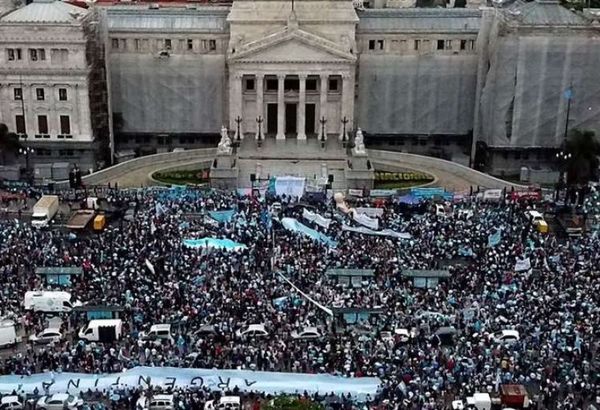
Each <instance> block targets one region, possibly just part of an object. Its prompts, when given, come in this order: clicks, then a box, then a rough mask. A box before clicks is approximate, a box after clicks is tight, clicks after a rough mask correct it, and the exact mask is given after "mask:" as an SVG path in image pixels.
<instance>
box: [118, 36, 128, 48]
mask: <svg viewBox="0 0 600 410" xmlns="http://www.w3.org/2000/svg"><path fill="white" fill-rule="evenodd" d="M119 48H120V49H122V50H126V49H127V39H126V38H122V39H120V40H119Z"/></svg>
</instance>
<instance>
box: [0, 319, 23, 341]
mask: <svg viewBox="0 0 600 410" xmlns="http://www.w3.org/2000/svg"><path fill="white" fill-rule="evenodd" d="M20 341H21V338H20V337H19V336H17V331H16V329H15V322H13V321H12V320H2V321H0V347H8V346H15V345H16V344H17V343H19V342H20Z"/></svg>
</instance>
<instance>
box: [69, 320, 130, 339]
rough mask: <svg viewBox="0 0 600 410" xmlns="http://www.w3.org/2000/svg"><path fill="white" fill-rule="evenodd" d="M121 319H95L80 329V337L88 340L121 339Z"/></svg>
mask: <svg viewBox="0 0 600 410" xmlns="http://www.w3.org/2000/svg"><path fill="white" fill-rule="evenodd" d="M122 333H123V321H122V320H121V319H93V320H90V322H89V323H88V324H87V326H83V327H82V328H81V330H79V335H78V336H79V338H80V339H81V340H85V341H87V342H114V341H115V340H119V339H121V335H122Z"/></svg>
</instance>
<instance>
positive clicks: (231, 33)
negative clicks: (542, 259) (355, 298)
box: [0, 0, 600, 174]
mask: <svg viewBox="0 0 600 410" xmlns="http://www.w3.org/2000/svg"><path fill="white" fill-rule="evenodd" d="M42 1H44V0H42ZM46 1H50V0H46ZM409 3H410V4H409ZM39 4H46V5H48V4H63V5H65V6H69V7H75V6H70V5H68V4H66V3H59V2H55V3H40V0H36V1H35V2H34V3H32V4H30V5H28V6H25V7H23V8H20V9H18V10H16V11H13V12H10V13H8V14H5V15H4V17H2V18H0V30H4V31H0V32H1V33H4V32H10V29H11V27H12V26H13V25H15V24H19V22H18V21H14V20H15V19H18V16H19V13H29V12H28V10H30V9H31V8H32V6H34V7H36V5H39ZM445 5H446V7H447V8H440V7H438V8H417V7H414V6H415V4H414V3H411V2H407V1H400V2H399V1H391V0H389V1H374V2H362V6H361V4H359V3H358V2H354V3H353V2H351V1H348V0H314V1H313V0H297V1H294V2H292V1H281V0H257V1H253V0H235V1H234V2H233V4H231V5H222V4H219V3H216V4H212V5H207V4H205V3H195V2H187V3H177V2H176V3H165V2H163V3H160V4H158V3H145V2H141V3H140V2H137V3H132V2H123V1H121V2H116V3H114V2H111V3H102V2H99V3H96V4H95V5H94V6H93V7H92V8H90V9H88V10H85V9H83V11H82V12H81V13H82V14H83V15H87V14H93V15H94V16H99V17H98V18H99V20H101V24H100V25H102V26H104V27H106V35H105V37H104V38H103V39H102V42H103V44H104V48H105V53H103V58H105V59H106V66H107V67H108V70H109V71H108V76H107V82H106V85H105V87H106V89H107V91H108V98H107V101H106V103H107V105H109V106H110V108H109V111H110V112H111V114H112V125H113V126H112V129H113V130H114V134H113V136H114V144H113V145H112V147H113V149H114V151H115V156H116V158H117V160H122V159H125V158H129V157H132V156H135V155H144V154H149V153H154V152H165V151H169V150H173V149H175V148H192V147H203V146H211V145H213V146H214V144H215V143H216V141H217V140H218V134H219V130H220V128H221V126H222V125H225V126H226V127H228V128H229V129H230V130H231V132H232V133H235V134H237V133H238V132H239V136H240V138H257V137H258V136H259V135H260V136H261V137H266V138H274V139H279V140H282V139H288V138H293V139H297V140H298V142H299V143H301V141H303V140H305V139H310V138H319V139H320V138H323V137H324V138H340V139H344V138H351V137H352V135H353V133H354V131H355V130H356V129H357V128H359V127H360V128H361V129H362V130H363V132H364V133H365V135H366V142H367V145H368V146H370V147H373V148H379V149H392V150H402V151H406V152H415V153H422V154H428V155H436V156H442V157H445V158H448V159H453V160H456V161H460V162H463V163H468V162H469V156H470V155H471V154H474V153H475V149H474V147H476V146H477V147H479V148H480V149H483V150H484V151H485V152H484V154H485V157H486V158H487V162H488V165H489V166H490V167H491V169H492V171H493V172H496V173H499V174H501V173H505V174H513V173H516V172H518V170H519V168H520V166H521V165H523V164H525V163H527V164H530V163H531V162H536V161H537V162H538V163H540V164H542V165H543V164H548V163H549V162H551V158H552V157H553V155H554V153H555V152H556V150H557V149H558V148H559V147H560V146H561V144H562V143H563V140H564V133H565V129H572V128H586V129H595V130H600V89H599V88H600V82H598V81H595V79H594V78H593V77H594V75H595V67H596V66H597V65H598V63H600V30H599V29H598V27H599V26H598V16H597V15H595V14H594V13H593V12H590V11H584V12H573V11H570V10H567V9H565V8H563V7H562V6H560V5H559V4H558V2H554V1H548V0H535V1H533V2H529V3H524V2H521V1H516V2H513V3H511V4H508V5H504V6H498V7H473V6H479V4H472V3H470V2H468V3H467V4H466V5H467V7H451V6H453V5H458V2H451V3H447V4H445ZM365 7H374V8H365ZM80 20H81V22H82V23H80V24H72V23H73V22H71V24H69V25H68V26H69V30H72V31H77V30H78V29H75V28H74V27H75V26H77V27H79V28H80V29H79V31H77V32H78V33H79V34H78V35H79V36H80V37H78V38H79V40H78V41H79V43H78V42H77V41H76V42H75V44H81V47H82V48H81V50H80V51H82V50H85V41H84V40H83V38H85V33H84V32H85V30H81V26H84V25H85V24H84V23H83V21H85V18H83V17H78V18H77V21H80ZM21 23H22V24H25V23H23V22H21ZM65 30H66V29H65ZM30 31H31V36H32V37H23V36H21V38H20V39H18V38H17V37H15V35H14V34H13V35H12V37H11V40H9V41H7V40H6V39H5V37H0V47H2V48H5V50H4V51H5V52H4V53H3V57H2V58H4V60H1V61H2V66H0V70H2V71H0V73H2V75H5V77H0V84H1V88H0V90H2V93H1V95H2V97H1V98H2V100H1V101H2V108H1V109H0V121H2V122H7V123H8V125H9V128H11V126H12V127H13V128H15V129H16V130H17V131H23V129H22V127H21V128H19V127H18V124H17V121H21V120H18V119H17V118H18V115H19V112H20V110H21V104H20V101H18V100H14V98H12V99H11V97H14V95H12V94H11V93H14V92H15V91H14V89H15V88H19V87H17V85H20V84H21V83H22V81H25V83H26V84H27V87H29V88H28V89H27V91H25V92H26V93H28V94H27V95H28V98H30V99H32V100H33V103H32V104H31V106H27V107H26V118H25V121H27V124H26V126H27V129H32V130H36V129H37V131H39V130H40V128H39V125H40V123H39V120H38V119H36V115H38V116H39V115H42V114H36V110H37V112H41V111H43V110H44V109H45V108H46V107H45V106H44V105H43V104H42V103H38V102H37V101H38V100H37V99H36V98H37V95H36V94H35V93H36V92H37V91H35V90H36V89H37V88H39V87H38V86H37V83H36V81H40V80H38V79H37V78H35V77H31V78H21V77H25V76H26V75H25V73H21V71H19V70H21V69H27V70H29V69H30V67H29V66H30V65H34V66H35V64H36V63H34V62H28V64H27V65H26V66H21V67H20V68H19V70H13V71H10V70H11V69H12V67H13V66H15V68H16V66H17V64H16V63H15V62H14V61H13V60H9V59H8V57H9V54H8V53H9V52H8V51H7V50H8V49H10V48H13V49H16V48H17V45H15V44H17V43H18V44H21V45H20V46H19V47H21V49H22V50H26V49H27V50H28V51H27V53H30V51H29V50H30V49H36V48H39V47H38V46H36V41H38V40H36V35H38V36H39V32H36V30H33V29H31V30H30ZM56 31H57V33H58V32H59V28H58V27H57V28H56ZM36 33H37V34H36ZM28 35H29V33H28ZM56 35H57V36H58V34H56ZM74 35H75V34H74ZM53 36H54V34H53ZM61 36H63V37H60V36H59V37H60V38H65V37H64V34H61ZM46 37H47V36H46ZM65 39H66V38H65ZM17 40H19V41H17ZM69 41H70V40H69ZM22 52H23V53H25V51H22ZM69 55H71V54H69ZM75 55H77V54H73V57H74V56H75ZM28 56H30V54H28ZM81 61H82V60H81ZM46 64H47V63H46ZM50 66H51V64H50ZM7 67H8V68H7ZM69 67H70V68H72V69H74V68H75V67H77V65H76V64H70V63H69ZM49 68H50V67H49ZM36 72H40V74H42V73H41V71H39V70H38V71H36ZM10 73H12V74H10ZM43 76H44V78H45V79H46V82H48V83H49V85H48V86H49V87H50V86H51V87H54V89H56V90H60V89H62V88H64V87H62V86H61V84H63V83H64V82H65V81H66V78H63V77H60V75H59V73H56V74H54V72H53V71H47V72H44V73H43ZM69 78H70V79H71V80H73V81H74V84H73V85H72V86H73V87H75V90H77V91H75V94H74V95H76V96H77V98H79V99H78V100H74V101H73V106H72V107H71V106H69V105H68V104H62V102H61V100H60V95H59V94H58V93H62V92H63V91H56V92H55V93H56V94H57V95H56V97H57V101H56V104H55V105H53V106H52V107H49V108H48V109H51V110H52V111H53V116H52V119H51V120H49V121H53V122H52V125H50V123H49V127H48V132H47V133H45V134H44V133H40V132H35V133H33V138H32V139H31V140H34V141H35V140H36V135H42V137H40V138H37V139H38V140H39V141H40V142H41V141H45V140H47V141H48V142H49V143H50V142H54V141H53V140H56V141H58V139H59V138H58V136H59V135H72V136H73V140H78V141H81V142H85V143H87V144H92V141H95V140H96V139H97V138H100V137H101V136H100V135H98V133H97V132H96V133H95V132H94V131H93V127H91V129H90V125H89V123H90V121H89V120H88V123H87V124H86V122H85V121H83V119H84V118H89V117H90V115H91V116H92V118H93V113H94V111H97V110H95V109H92V108H90V109H89V112H87V113H84V112H82V111H81V110H85V108H80V105H85V106H86V107H91V105H90V104H85V94H87V95H89V90H86V89H85V86H84V84H85V82H83V79H84V78H86V75H85V74H84V73H81V76H80V77H78V80H77V81H75V78H74V77H73V76H71V77H69ZM87 78H89V73H88V75H87ZM49 79H51V81H48V80H49ZM21 88H23V89H24V90H25V88H24V87H21ZM69 90H70V89H69ZM73 92H74V91H70V94H71V95H73ZM88 98H89V97H88ZM67 103H69V101H67ZM29 110H31V111H32V112H31V113H29ZM65 110H67V111H68V110H72V111H68V112H69V113H70V114H69V115H70V116H69V121H70V123H69V125H71V129H68V130H69V131H71V133H70V134H65V133H64V132H63V131H66V129H65V128H64V127H63V128H62V129H61V124H62V125H65V124H64V123H61V121H65V120H64V119H62V117H63V116H65V115H67V114H65V112H67V111H65ZM567 113H568V115H567ZM75 114H77V115H75ZM71 117H72V118H71ZM567 117H568V118H567ZM36 121H37V122H36ZM71 123H72V124H76V125H72V124H71ZM42 125H43V123H42ZM36 127H37V128H36ZM42 130H45V128H43V129H42ZM51 130H52V131H51ZM76 131H77V132H76ZM53 133H56V134H55V135H56V137H55V138H53V137H52V136H53V135H54V134H53ZM105 134H108V131H105ZM44 135H50V138H48V137H44ZM102 137H103V138H108V135H102ZM477 142H479V144H477ZM90 147H93V146H92V145H90ZM93 149H95V148H93ZM93 149H92V150H93Z"/></svg>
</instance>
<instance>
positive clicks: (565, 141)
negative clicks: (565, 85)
mask: <svg viewBox="0 0 600 410" xmlns="http://www.w3.org/2000/svg"><path fill="white" fill-rule="evenodd" d="M567 96H568V97H567V117H566V118H565V132H564V134H563V141H564V143H565V148H566V143H567V136H568V133H569V116H570V115H571V99H572V98H573V83H572V82H571V85H569V90H568V94H567Z"/></svg>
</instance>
